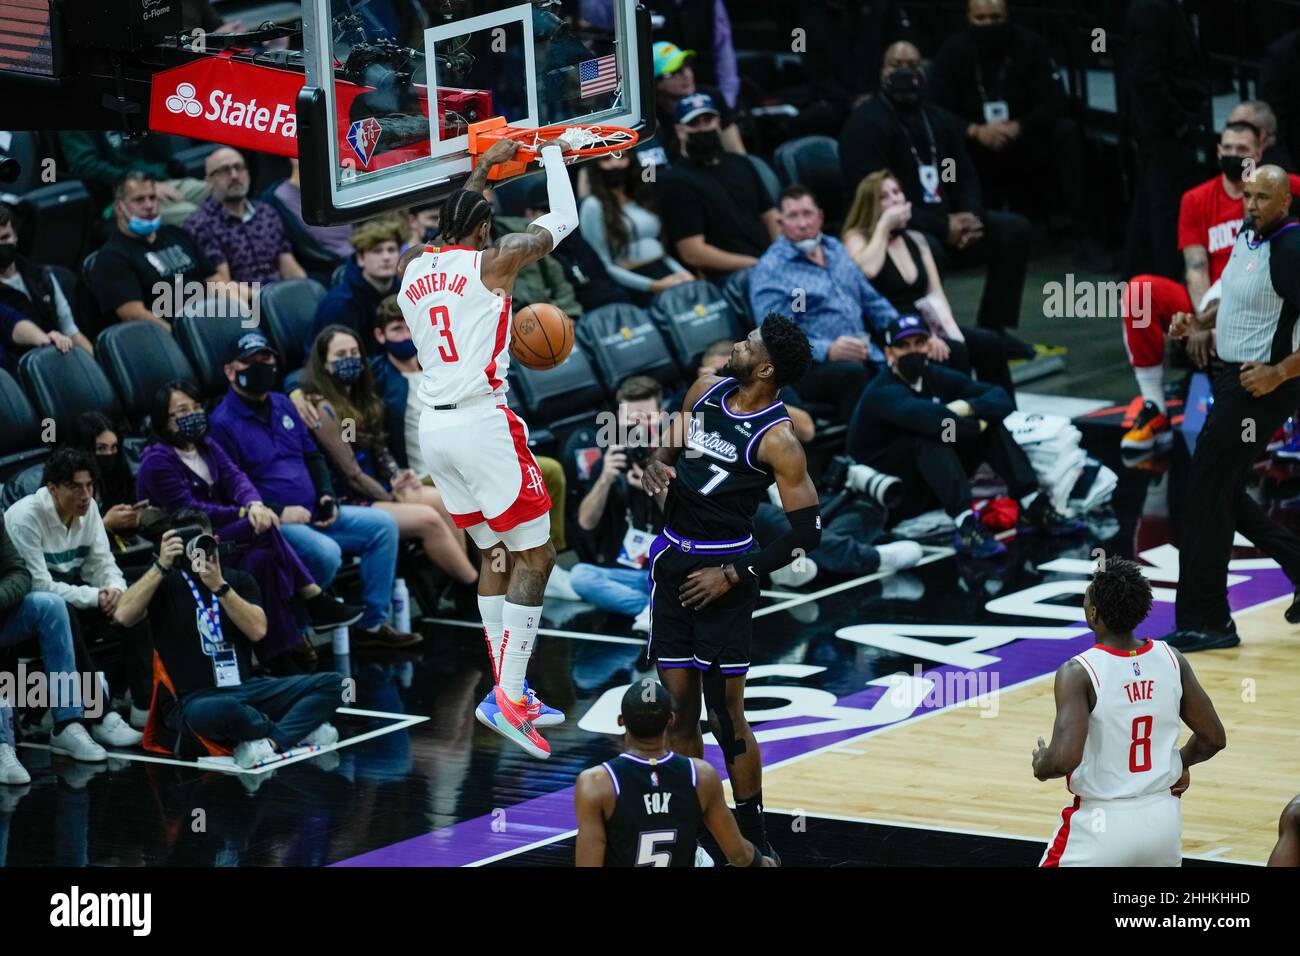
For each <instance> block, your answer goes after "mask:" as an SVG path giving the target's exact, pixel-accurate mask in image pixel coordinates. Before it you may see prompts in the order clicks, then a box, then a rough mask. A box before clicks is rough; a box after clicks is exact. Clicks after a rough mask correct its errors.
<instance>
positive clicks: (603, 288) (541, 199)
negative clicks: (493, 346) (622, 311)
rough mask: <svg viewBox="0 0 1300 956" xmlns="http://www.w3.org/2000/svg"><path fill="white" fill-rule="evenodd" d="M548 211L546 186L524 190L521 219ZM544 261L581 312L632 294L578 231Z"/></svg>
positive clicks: (622, 299) (552, 251)
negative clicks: (552, 265) (554, 266)
mask: <svg viewBox="0 0 1300 956" xmlns="http://www.w3.org/2000/svg"><path fill="white" fill-rule="evenodd" d="M587 168H590V167H587ZM550 211H551V200H550V197H548V196H547V195H546V183H544V182H541V183H537V184H535V185H534V186H533V187H532V188H531V189H529V191H528V208H527V209H525V210H524V218H525V219H527V220H528V221H529V222H532V221H534V220H535V219H537V218H538V217H539V216H544V215H546V214H547V213H548V212H550ZM546 258H548V259H554V260H555V262H556V263H558V264H559V266H560V268H561V269H563V270H564V277H565V279H567V280H568V282H569V285H571V286H573V294H574V295H575V296H576V297H577V299H578V304H579V305H581V306H582V309H583V311H584V312H590V311H591V310H592V309H599V308H600V307H601V306H602V305H610V304H612V303H615V302H631V301H632V294H631V293H630V292H629V291H628V290H627V289H626V288H624V287H623V286H621V285H619V284H618V283H617V282H615V281H614V280H613V279H612V278H611V277H610V274H609V271H608V270H607V269H606V268H605V263H604V262H603V261H602V260H601V258H600V255H599V254H598V253H597V252H596V250H595V249H593V248H592V247H591V243H589V242H587V240H586V239H585V238H584V237H583V235H582V232H581V231H579V232H575V233H573V234H572V235H570V236H569V237H568V238H567V239H565V241H564V242H562V243H561V244H560V245H558V246H556V247H555V248H554V249H552V250H551V254H550V255H549V256H547V257H546ZM551 500H552V501H554V500H555V498H554V497H552V499H551Z"/></svg>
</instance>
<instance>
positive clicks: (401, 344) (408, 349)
mask: <svg viewBox="0 0 1300 956" xmlns="http://www.w3.org/2000/svg"><path fill="white" fill-rule="evenodd" d="M384 348H385V349H387V350H388V354H389V355H391V356H392V357H393V358H395V359H398V360H399V361H404V360H406V359H409V358H414V357H415V353H416V351H417V349H416V347H415V340H414V339H399V340H397V341H396V342H394V341H392V340H391V339H384Z"/></svg>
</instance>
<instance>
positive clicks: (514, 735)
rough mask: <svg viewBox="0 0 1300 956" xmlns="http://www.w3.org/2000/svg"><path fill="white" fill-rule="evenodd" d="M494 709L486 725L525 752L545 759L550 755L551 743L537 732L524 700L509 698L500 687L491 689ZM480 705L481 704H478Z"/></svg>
mask: <svg viewBox="0 0 1300 956" xmlns="http://www.w3.org/2000/svg"><path fill="white" fill-rule="evenodd" d="M492 693H493V695H494V700H493V704H494V705H495V707H496V710H495V711H494V712H493V713H492V714H491V717H492V722H491V723H490V724H488V726H489V727H490V728H491V729H492V730H495V731H496V732H497V733H499V734H500V735H501V736H502V737H504V738H506V740H509V741H510V742H511V743H516V744H518V745H519V746H520V747H522V748H523V749H524V750H525V751H526V752H527V753H529V754H530V755H532V756H534V757H538V758H540V759H542V760H545V759H546V758H548V757H549V756H550V755H551V745H550V744H548V743H547V742H546V740H545V738H543V737H542V735H541V734H539V733H538V732H537V728H536V727H535V726H534V725H533V722H532V720H531V719H530V716H529V708H528V704H527V702H526V701H515V700H511V699H510V698H509V697H507V696H506V692H505V691H504V690H502V689H501V688H500V687H494V688H493V689H492ZM480 706H482V705H480Z"/></svg>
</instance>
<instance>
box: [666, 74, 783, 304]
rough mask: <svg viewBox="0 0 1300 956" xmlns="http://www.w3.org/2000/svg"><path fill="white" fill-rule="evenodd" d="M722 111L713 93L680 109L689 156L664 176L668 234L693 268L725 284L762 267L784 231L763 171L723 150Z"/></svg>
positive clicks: (681, 138) (680, 132)
mask: <svg viewBox="0 0 1300 956" xmlns="http://www.w3.org/2000/svg"><path fill="white" fill-rule="evenodd" d="M718 128H719V127H718V108H717V106H715V105H714V102H713V97H711V96H709V95H708V94H707V93H695V94H693V95H691V96H684V97H682V99H681V100H680V101H679V102H678V104H677V123H676V127H675V129H676V131H677V139H678V142H680V143H681V146H682V151H683V152H684V153H685V156H684V157H683V159H682V160H681V161H680V162H678V163H674V164H673V166H672V168H670V169H669V170H668V172H666V173H665V174H664V175H663V177H662V181H663V190H664V192H663V200H662V202H661V203H660V208H661V209H662V210H663V211H664V232H665V234H666V235H667V237H668V240H669V248H670V249H671V250H672V251H673V252H674V253H676V258H677V259H678V260H680V261H681V262H683V263H685V264H686V266H687V268H690V269H695V270H697V271H701V272H703V273H704V274H705V278H709V279H713V280H715V281H722V280H725V279H726V278H727V276H729V275H730V274H731V273H733V272H736V271H738V270H740V269H747V268H749V267H750V266H752V265H754V264H755V263H756V262H758V257H759V256H761V255H762V254H763V253H764V252H765V251H767V247H768V246H769V245H770V244H771V242H772V240H773V239H775V238H776V236H777V233H778V232H779V231H780V223H779V217H778V216H777V212H776V209H775V208H773V206H772V205H771V202H770V200H769V199H768V198H767V189H766V188H765V187H764V186H763V181H762V180H761V179H759V178H758V172H757V171H756V170H755V169H754V167H753V166H752V165H751V164H750V162H749V160H748V159H746V158H745V157H743V156H736V155H734V154H732V153H728V152H726V151H725V150H723V148H722V140H721V138H720V136H719V133H718Z"/></svg>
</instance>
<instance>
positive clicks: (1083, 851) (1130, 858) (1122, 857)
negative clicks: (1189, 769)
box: [1038, 791, 1183, 866]
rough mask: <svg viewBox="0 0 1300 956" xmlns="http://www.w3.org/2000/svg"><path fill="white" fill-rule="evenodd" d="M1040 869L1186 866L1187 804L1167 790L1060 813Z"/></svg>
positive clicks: (1078, 804)
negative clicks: (1185, 829) (1059, 867)
mask: <svg viewBox="0 0 1300 956" xmlns="http://www.w3.org/2000/svg"><path fill="white" fill-rule="evenodd" d="M1038 865H1039V866H1182V865H1183V802H1182V800H1180V799H1179V798H1178V797H1175V796H1174V795H1173V794H1171V793H1169V792H1168V791H1166V792H1164V793H1151V794H1147V795H1146V796H1142V797H1130V798H1128V799H1126V800H1084V799H1082V798H1080V797H1075V798H1074V803H1073V804H1072V805H1071V806H1068V807H1066V808H1065V809H1064V810H1062V811H1061V824H1060V826H1058V827H1057V828H1056V834H1055V835H1054V836H1053V837H1052V839H1051V841H1050V842H1049V843H1048V844H1047V851H1046V852H1045V853H1044V854H1043V859H1042V860H1041V862H1039V864H1038Z"/></svg>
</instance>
